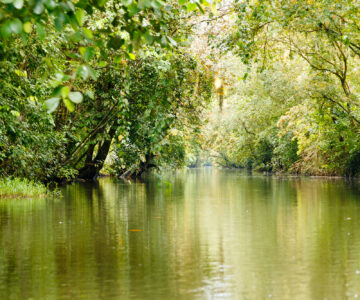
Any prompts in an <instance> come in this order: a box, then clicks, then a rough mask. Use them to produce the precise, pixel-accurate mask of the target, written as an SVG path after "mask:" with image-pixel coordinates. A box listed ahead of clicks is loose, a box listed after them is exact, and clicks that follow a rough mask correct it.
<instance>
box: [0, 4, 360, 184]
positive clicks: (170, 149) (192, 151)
mask: <svg viewBox="0 0 360 300" xmlns="http://www.w3.org/2000/svg"><path fill="white" fill-rule="evenodd" d="M359 11H360V10H359V4H357V3H352V2H348V1H344V0H337V1H329V0H321V1H310V0H309V1H300V0H299V1H297V0H292V1H282V0H281V1H280V0H278V1H255V0H246V1H245V0H244V1H233V2H232V1H226V2H224V1H205V0H200V1H186V0H181V1H180V0H179V1H167V2H166V3H165V2H162V1H158V0H146V1H112V0H108V1H103V0H101V1H100V0H99V1H98V0H97V1H88V0H81V1H42V0H35V1H16V0H3V1H2V2H1V4H0V57H1V59H0V85H1V86H2V89H1V90H0V176H1V177H6V176H14V177H20V178H32V179H36V180H39V181H43V182H50V181H61V180H66V179H74V178H82V179H93V178H96V177H97V176H98V175H99V173H100V171H101V169H102V168H103V166H104V164H105V165H106V169H107V172H110V173H111V174H116V175H118V176H124V177H136V176H140V175H141V174H142V173H144V172H146V171H147V170H149V169H161V168H163V167H171V168H177V167H182V166H185V165H191V166H199V165H201V164H202V163H203V162H204V161H205V162H207V163H210V161H211V162H212V163H213V164H215V165H219V166H224V167H247V168H253V169H259V170H266V171H276V172H277V171H279V172H295V173H303V174H320V175H348V176H356V175H358V174H359V173H360V164H359V162H360V143H359V142H360V140H359V139H360V137H359V129H360V110H359V107H360V100H359V96H360V90H359V83H360V82H359V76H358V73H359V72H358V70H359V68H360V63H359V59H360V50H359V49H360V43H359V41H360V29H359V28H360V24H359V21H358V20H359V17H360V15H359V14H360V13H359ZM213 83H215V84H214V87H215V88H213ZM211 100H217V101H211ZM211 102H212V103H213V105H211ZM215 102H218V104H219V107H217V104H216V105H215Z"/></svg>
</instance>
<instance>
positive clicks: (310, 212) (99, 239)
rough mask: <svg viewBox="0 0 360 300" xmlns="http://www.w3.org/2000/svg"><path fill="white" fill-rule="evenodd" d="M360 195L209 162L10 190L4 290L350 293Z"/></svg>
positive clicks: (356, 263)
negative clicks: (144, 174)
mask: <svg viewBox="0 0 360 300" xmlns="http://www.w3.org/2000/svg"><path fill="white" fill-rule="evenodd" d="M357 197H358V196H357V190H355V189H354V188H353V187H350V186H349V185H346V184H344V183H342V182H341V181H335V182H329V181H324V180H314V179H291V178H275V177H263V176H255V175H254V176H252V177H248V176H243V175H242V173H240V172H237V171H229V170H227V171H222V170H211V169H206V170H192V171H191V172H187V173H177V174H176V175H175V176H171V177H166V176H164V177H163V178H162V179H157V178H155V177H150V178H148V179H147V180H145V181H144V182H139V183H136V184H134V183H131V184H129V183H124V182H117V181H114V180H113V179H109V178H106V179H102V180H100V182H99V183H98V185H94V184H87V183H86V184H85V183H77V184H73V185H71V186H67V187H65V188H64V198H63V199H61V200H53V199H47V200H41V201H30V202H29V200H27V201H23V202H17V204H16V205H15V204H14V203H15V202H0V224H1V225H0V226H1V227H0V228H1V231H0V266H1V267H0V298H6V297H7V296H8V295H12V296H13V297H14V298H27V297H34V298H41V297H44V296H45V295H46V296H47V297H48V298H61V297H63V298H80V297H85V298H86V297H87V298H118V297H120V296H123V297H124V298H126V297H127V298H129V297H134V298H149V297H150V298H151V297H153V298H154V297H155V298H156V297H157V298H168V297H169V295H173V296H176V295H179V294H182V295H188V296H191V295H194V294H196V295H199V296H205V295H207V293H209V294H210V295H214V294H216V295H218V296H219V297H221V295H222V296H224V295H225V296H226V295H234V294H236V295H240V296H239V297H243V298H244V299H246V298H248V299H263V298H264V297H266V296H267V295H270V294H271V295H272V296H273V299H312V298H314V299H322V298H325V297H328V298H331V297H330V296H331V295H333V297H335V298H336V299H341V298H344V297H346V293H353V294H355V292H356V288H357V287H358V286H359V282H358V281H359V279H358V278H357V277H359V275H356V274H355V271H356V270H360V260H359V259H360V252H359V248H360V231H359V228H360V218H359V214H360V207H359V203H357ZM347 218H350V219H349V220H347ZM132 229H138V230H142V231H129V230H132ZM348 233H350V235H348ZM229 293H230V294H229ZM225 296H224V297H225Z"/></svg>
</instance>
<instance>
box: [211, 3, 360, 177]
mask: <svg viewBox="0 0 360 300" xmlns="http://www.w3.org/2000/svg"><path fill="white" fill-rule="evenodd" d="M359 8H360V7H359V3H357V2H351V1H342V0H337V1H328V0H320V1H310V0H309V1H297V0H293V1H239V2H236V3H234V5H233V6H232V7H231V11H230V12H229V14H230V15H231V16H233V17H234V19H229V20H228V22H227V24H226V26H227V27H226V28H227V31H226V33H225V34H221V35H220V36H218V35H217V36H214V37H213V44H214V45H217V47H219V46H220V47H222V48H221V49H225V50H226V51H227V53H228V54H227V55H226V56H224V55H222V56H221V57H220V58H219V60H218V63H217V66H218V69H219V76H220V77H222V79H223V80H224V82H225V86H226V93H227V95H225V99H224V103H225V108H224V110H223V111H224V113H223V116H222V117H221V118H218V117H217V118H214V120H213V122H212V123H211V126H209V127H208V128H207V141H208V145H214V144H215V145H216V147H213V149H212V151H213V153H212V156H217V158H216V159H215V161H216V163H218V164H220V165H225V166H241V167H251V168H255V169H259V170H267V171H280V172H294V173H303V174H318V175H346V176H355V175H358V174H359V173H360V159H359V158H360V135H359V130H360V110H359V107H360V90H359V68H360V61H359V58H360V52H359V49H360V43H359V41H360V23H359V17H360V9H359Z"/></svg>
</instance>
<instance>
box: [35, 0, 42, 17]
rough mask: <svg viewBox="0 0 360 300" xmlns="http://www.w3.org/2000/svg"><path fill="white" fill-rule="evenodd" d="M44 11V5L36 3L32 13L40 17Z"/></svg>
mask: <svg viewBox="0 0 360 300" xmlns="http://www.w3.org/2000/svg"><path fill="white" fill-rule="evenodd" d="M43 11H44V5H43V4H42V3H41V2H40V1H38V2H37V3H36V5H35V7H34V9H33V12H34V13H35V14H36V15H41V14H42V13H43Z"/></svg>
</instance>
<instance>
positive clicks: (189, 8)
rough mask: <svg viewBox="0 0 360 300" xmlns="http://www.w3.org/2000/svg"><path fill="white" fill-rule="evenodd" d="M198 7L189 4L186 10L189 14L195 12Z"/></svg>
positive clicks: (194, 4)
mask: <svg viewBox="0 0 360 300" xmlns="http://www.w3.org/2000/svg"><path fill="white" fill-rule="evenodd" d="M196 7H197V5H196V3H192V2H189V3H188V5H187V6H186V9H187V11H188V12H191V11H194V10H195V9H196Z"/></svg>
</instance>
